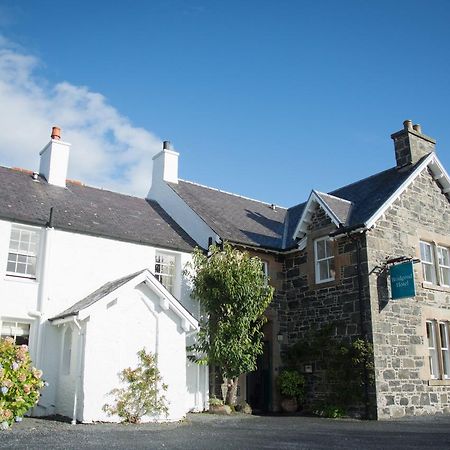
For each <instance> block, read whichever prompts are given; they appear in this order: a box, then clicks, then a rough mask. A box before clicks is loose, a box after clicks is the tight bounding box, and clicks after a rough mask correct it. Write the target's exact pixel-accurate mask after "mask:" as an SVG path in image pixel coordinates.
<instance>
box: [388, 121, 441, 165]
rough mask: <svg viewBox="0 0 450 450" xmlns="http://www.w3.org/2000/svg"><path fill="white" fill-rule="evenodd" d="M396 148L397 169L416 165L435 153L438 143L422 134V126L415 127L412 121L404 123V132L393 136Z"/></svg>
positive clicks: (398, 132)
mask: <svg viewBox="0 0 450 450" xmlns="http://www.w3.org/2000/svg"><path fill="white" fill-rule="evenodd" d="M391 138H392V139H393V140H394V146H395V159H396V160H397V169H400V168H401V167H405V166H408V165H410V164H415V163H416V162H417V161H419V160H420V159H421V158H423V157H424V156H425V155H428V154H429V153H431V152H434V148H435V145H436V141H435V140H434V139H433V138H430V137H429V136H426V135H425V134H422V129H421V127H420V125H418V124H417V125H413V123H412V122H411V120H405V121H404V122H403V130H401V131H397V132H396V133H394V134H392V135H391Z"/></svg>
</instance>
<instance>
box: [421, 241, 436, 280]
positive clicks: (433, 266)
mask: <svg viewBox="0 0 450 450" xmlns="http://www.w3.org/2000/svg"><path fill="white" fill-rule="evenodd" d="M422 246H426V247H428V248H429V249H430V255H431V261H428V260H426V259H424V256H425V253H422ZM419 247H420V261H421V264H422V276H423V282H424V283H428V284H437V275H436V261H435V253H434V245H433V244H432V243H431V242H426V241H420V243H419ZM425 266H427V267H431V274H432V278H433V279H432V280H427V277H426V273H427V272H426V270H425Z"/></svg>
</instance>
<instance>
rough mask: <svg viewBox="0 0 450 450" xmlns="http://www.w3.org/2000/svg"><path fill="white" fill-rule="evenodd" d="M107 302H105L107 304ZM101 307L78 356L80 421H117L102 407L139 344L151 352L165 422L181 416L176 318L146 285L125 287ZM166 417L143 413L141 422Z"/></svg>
mask: <svg viewBox="0 0 450 450" xmlns="http://www.w3.org/2000/svg"><path fill="white" fill-rule="evenodd" d="M108 304H109V306H108ZM108 304H107V305H102V307H100V305H99V307H98V308H96V310H95V312H94V313H93V314H91V316H90V318H89V322H88V324H87V332H86V340H85V358H84V379H83V392H84V410H83V415H82V419H83V422H90V421H120V420H121V419H120V418H119V417H118V416H112V417H111V416H108V415H107V414H106V413H105V412H104V411H102V406H103V405H104V404H105V403H111V402H112V401H113V397H109V396H108V395H107V394H108V392H110V391H111V390H112V389H114V388H117V387H119V386H120V385H119V378H118V375H117V374H118V373H119V372H121V371H122V370H123V369H125V368H127V367H131V368H135V367H136V365H137V361H138V358H137V352H138V351H139V350H141V349H142V348H144V347H145V348H146V350H147V351H151V352H152V353H157V357H158V359H157V361H158V369H159V371H160V374H161V376H162V379H163V382H164V383H165V384H167V385H168V390H167V392H166V393H165V396H166V398H167V403H168V406H169V415H168V417H167V420H171V421H174V420H180V419H182V418H183V417H184V416H185V414H186V412H187V411H188V408H187V407H186V402H185V396H186V395H185V394H186V391H185V389H186V388H185V386H186V350H185V347H186V339H185V333H184V331H183V330H182V329H181V327H180V322H181V320H180V318H179V317H178V316H176V315H175V314H174V313H173V312H172V311H171V310H167V311H163V310H162V309H161V308H160V307H159V298H158V297H157V296H156V295H155V294H154V293H153V292H152V291H151V290H150V289H149V288H147V287H142V288H138V289H133V290H127V291H125V292H123V293H121V294H120V295H119V296H118V298H117V299H114V300H112V301H111V302H109V303H108ZM153 420H166V416H165V415H162V416H149V417H144V418H143V421H153Z"/></svg>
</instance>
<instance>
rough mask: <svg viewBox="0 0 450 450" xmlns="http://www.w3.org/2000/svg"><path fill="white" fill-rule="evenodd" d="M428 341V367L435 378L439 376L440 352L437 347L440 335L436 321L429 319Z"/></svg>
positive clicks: (431, 375) (427, 325)
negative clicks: (438, 334)
mask: <svg viewBox="0 0 450 450" xmlns="http://www.w3.org/2000/svg"><path fill="white" fill-rule="evenodd" d="M426 327H427V334H426V335H427V343H428V368H429V370H430V377H431V378H432V379H434V380H436V379H438V378H439V372H440V371H439V353H438V348H437V343H438V339H437V338H438V336H437V333H436V321H435V320H427V322H426Z"/></svg>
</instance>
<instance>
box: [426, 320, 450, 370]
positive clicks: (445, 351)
mask: <svg viewBox="0 0 450 450" xmlns="http://www.w3.org/2000/svg"><path fill="white" fill-rule="evenodd" d="M448 326H449V324H448V322H440V321H437V320H427V340H428V360H429V368H430V375H431V378H434V379H450V355H449V350H450V341H449V329H448Z"/></svg>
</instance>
